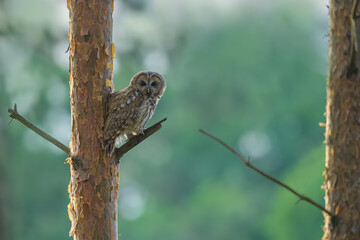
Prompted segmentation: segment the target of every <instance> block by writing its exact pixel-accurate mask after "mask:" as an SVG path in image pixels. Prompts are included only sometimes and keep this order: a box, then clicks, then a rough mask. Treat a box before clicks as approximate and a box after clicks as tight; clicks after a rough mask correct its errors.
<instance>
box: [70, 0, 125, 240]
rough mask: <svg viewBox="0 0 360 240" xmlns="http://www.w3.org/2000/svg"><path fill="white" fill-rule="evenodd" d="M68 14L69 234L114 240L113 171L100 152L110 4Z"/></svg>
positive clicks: (104, 1)
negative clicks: (69, 121) (69, 117)
mask: <svg viewBox="0 0 360 240" xmlns="http://www.w3.org/2000/svg"><path fill="white" fill-rule="evenodd" d="M68 8H69V12H70V31H69V43H70V57H69V58H70V97H71V126H72V132H71V143H70V150H71V155H72V156H75V157H76V158H69V159H68V162H69V163H70V165H71V181H70V184H69V188H68V191H69V195H70V203H69V205H68V213H69V217H70V220H71V224H72V225H71V230H70V233H69V234H70V236H73V237H74V239H79V240H82V239H118V233H117V199H118V181H119V167H118V165H117V164H114V163H113V162H114V161H112V160H111V159H110V158H109V157H108V156H107V154H106V153H105V151H104V150H103V149H102V147H101V141H102V135H103V130H102V127H103V123H104V116H105V107H104V106H105V104H106V103H105V101H106V96H105V91H104V89H106V87H107V86H111V85H112V58H113V55H114V47H113V44H112V11H113V1H112V0H97V1H89V0H68ZM76 159H77V160H76ZM79 159H80V160H79ZM75 160H76V161H75ZM79 163H80V164H79Z"/></svg>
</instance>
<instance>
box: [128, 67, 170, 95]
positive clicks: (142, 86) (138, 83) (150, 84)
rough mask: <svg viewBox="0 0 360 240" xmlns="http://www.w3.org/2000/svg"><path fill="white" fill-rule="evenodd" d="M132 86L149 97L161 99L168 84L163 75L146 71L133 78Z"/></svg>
mask: <svg viewBox="0 0 360 240" xmlns="http://www.w3.org/2000/svg"><path fill="white" fill-rule="evenodd" d="M130 86H132V87H133V88H135V89H136V90H138V91H140V92H141V93H142V94H143V95H145V96H147V97H152V98H160V97H161V96H162V95H163V94H164V91H165V88H166V82H165V79H164V78H163V76H161V74H159V73H157V72H150V71H144V72H138V73H137V74H135V75H134V76H133V78H132V79H131V81H130Z"/></svg>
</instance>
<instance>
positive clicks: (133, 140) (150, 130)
mask: <svg viewBox="0 0 360 240" xmlns="http://www.w3.org/2000/svg"><path fill="white" fill-rule="evenodd" d="M166 120H167V118H164V119H162V120H160V121H159V122H157V123H155V124H154V125H152V126H151V127H149V128H147V129H145V130H144V134H139V135H136V136H134V137H133V138H131V139H130V140H129V141H128V142H127V143H125V144H124V145H123V146H121V147H120V148H116V149H115V154H114V159H115V161H116V162H117V163H119V162H120V158H121V157H122V156H123V155H124V154H125V153H127V152H128V151H130V150H131V149H132V148H134V147H135V146H136V145H138V144H139V143H141V142H142V141H144V140H145V139H146V138H148V137H150V136H151V135H153V134H154V133H156V132H157V131H159V130H160V129H161V127H162V126H161V123H163V122H165V121H166Z"/></svg>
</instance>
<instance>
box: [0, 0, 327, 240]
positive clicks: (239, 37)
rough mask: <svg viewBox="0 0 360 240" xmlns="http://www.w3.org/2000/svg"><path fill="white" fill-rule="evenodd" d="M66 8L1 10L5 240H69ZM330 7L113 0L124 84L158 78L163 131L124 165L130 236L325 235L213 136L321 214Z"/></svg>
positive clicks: (277, 1)
mask: <svg viewBox="0 0 360 240" xmlns="http://www.w3.org/2000/svg"><path fill="white" fill-rule="evenodd" d="M68 21H69V20H68V10H67V8H66V1H57V0H33V1H26V0H22V1H21V0H17V1H11V0H1V1H0V132H1V135H0V239H4V240H6V239H27V240H32V239H34V240H35V239H37V240H39V239H69V237H68V232H69V229H70V221H69V219H68V216H67V204H68V202H69V199H68V193H67V185H68V183H69V180H70V176H69V166H68V165H66V164H64V160H65V158H66V156H65V154H63V153H62V152H61V151H59V150H58V149H56V148H55V147H53V146H52V145H50V144H49V143H47V142H46V141H44V140H43V139H41V138H40V137H38V136H36V135H35V134H33V133H32V132H30V131H29V130H28V129H27V128H25V127H24V126H22V125H21V124H19V123H18V122H16V121H13V122H12V124H11V125H10V126H8V122H9V120H10V119H9V117H8V114H7V108H8V107H11V106H13V104H14V103H17V104H18V110H19V112H20V113H21V114H23V115H24V116H25V117H26V118H28V119H30V120H31V121H32V122H34V123H35V124H36V125H38V126H39V127H41V128H42V129H44V130H46V131H48V132H49V133H51V134H52V135H53V136H55V137H57V138H58V139H59V140H61V141H62V142H64V143H65V144H68V142H69V141H70V107H69V84H68V78H69V76H68V54H67V53H65V51H66V50H67V46H68V40H67V34H68ZM327 22H328V19H327V8H326V1H312V0H305V1H304V0H273V1H270V0H267V1H266V0H252V1H251V0H211V1H209V0H197V1H191V0H186V1H176V0H151V1H147V0H122V1H120V0H117V1H115V10H114V36H113V40H114V44H115V46H116V59H115V62H114V83H115V87H116V89H120V88H122V87H124V86H126V85H127V84H128V83H129V80H130V78H131V76H132V75H133V74H134V73H136V72H138V71H140V70H145V69H146V70H154V71H159V72H160V73H162V74H163V75H164V76H165V78H166V80H167V85H168V87H167V90H166V92H165V95H164V96H163V98H162V100H161V101H160V103H159V105H158V108H157V111H156V113H155V115H154V117H153V119H152V120H151V121H150V122H149V124H148V125H150V124H152V123H154V122H156V121H158V120H160V119H162V118H163V117H168V121H167V122H166V123H165V124H164V127H163V129H162V130H161V131H159V132H158V133H156V134H155V135H154V136H153V137H151V139H150V140H147V141H145V142H144V143H142V144H141V145H139V146H138V147H137V148H135V149H134V150H132V151H131V152H130V153H128V154H127V155H125V157H124V158H123V159H122V162H121V175H120V190H119V191H120V198H119V234H120V235H121V237H120V239H131V240H144V239H147V240H152V239H154V240H155V239H156V240H158V239H161V240H164V239H171V240H177V239H179V240H180V239H181V240H183V239H188V240H195V239H208V240H215V239H217V240H219V239H222V240H227V239H244V240H247V239H252V240H262V239H271V240H272V239H273V240H289V239H292V240H303V239H320V238H321V236H322V229H321V225H322V224H323V220H322V215H321V212H320V211H319V210H317V209H315V208H314V207H313V206H310V205H308V204H306V203H304V202H300V203H298V204H297V205H295V203H296V201H297V198H296V197H294V196H292V195H291V194H290V193H288V192H286V191H285V190H283V189H281V188H279V187H278V186H276V185H274V184H273V183H270V182H268V181H267V180H265V179H264V178H262V177H261V176H259V175H257V174H255V173H254V172H251V171H250V170H249V169H246V168H245V167H244V166H243V165H242V164H241V163H240V162H239V160H238V159H236V158H235V157H234V156H233V155H232V154H231V153H229V152H228V151H227V150H225V149H224V148H223V147H221V146H220V145H218V144H217V143H215V142H213V141H212V140H210V139H209V138H207V137H205V136H203V135H201V134H200V133H199V132H198V129H199V128H203V129H205V130H207V131H209V132H210V133H212V134H214V135H216V136H218V137H219V138H221V139H223V140H224V141H225V142H227V143H228V144H229V145H230V146H232V147H234V148H235V149H237V150H238V151H241V152H242V153H243V154H244V155H245V156H250V157H251V159H252V163H253V164H254V165H255V166H257V167H259V168H261V169H263V170H264V171H266V172H267V173H270V174H271V175H273V176H275V177H277V178H279V179H281V180H283V181H285V182H286V183H288V184H289V185H290V186H293V187H294V188H296V189H298V190H299V191H300V192H301V193H305V194H307V195H308V196H310V197H312V198H313V199H315V200H316V201H318V202H320V203H322V204H323V195H324V193H323V191H322V190H321V184H322V181H323V180H322V171H323V169H324V145H323V139H324V136H323V132H324V129H323V128H321V127H319V122H324V121H325V119H324V116H323V113H324V111H325V100H326V99H325V88H326V80H325V79H326V69H327V51H328V46H327V45H328V39H327V38H326V34H327V31H328V30H327V29H328V23H327Z"/></svg>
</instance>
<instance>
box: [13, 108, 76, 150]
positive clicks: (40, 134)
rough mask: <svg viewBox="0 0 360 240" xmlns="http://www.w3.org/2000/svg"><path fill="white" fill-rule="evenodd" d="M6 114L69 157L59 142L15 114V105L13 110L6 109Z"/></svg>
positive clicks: (66, 148) (65, 148) (64, 147)
mask: <svg viewBox="0 0 360 240" xmlns="http://www.w3.org/2000/svg"><path fill="white" fill-rule="evenodd" d="M8 112H9V116H10V117H11V118H12V119H16V120H18V121H19V122H21V123H22V124H24V125H25V126H26V127H28V128H29V129H30V130H33V131H34V132H35V133H36V134H38V135H39V136H41V137H43V138H45V139H46V140H48V141H49V142H51V143H52V144H54V145H55V146H57V147H58V148H60V149H61V150H63V151H64V152H65V153H66V154H68V155H70V149H69V148H68V147H67V146H65V145H64V144H62V143H61V142H59V141H58V140H57V139H55V138H53V137H52V136H50V135H49V134H47V133H46V132H44V131H43V130H41V129H40V128H38V127H36V126H35V125H34V124H32V123H31V122H29V121H28V120H26V119H25V118H23V117H22V116H21V115H20V114H19V113H18V112H17V107H16V104H15V105H14V109H11V108H8Z"/></svg>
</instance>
